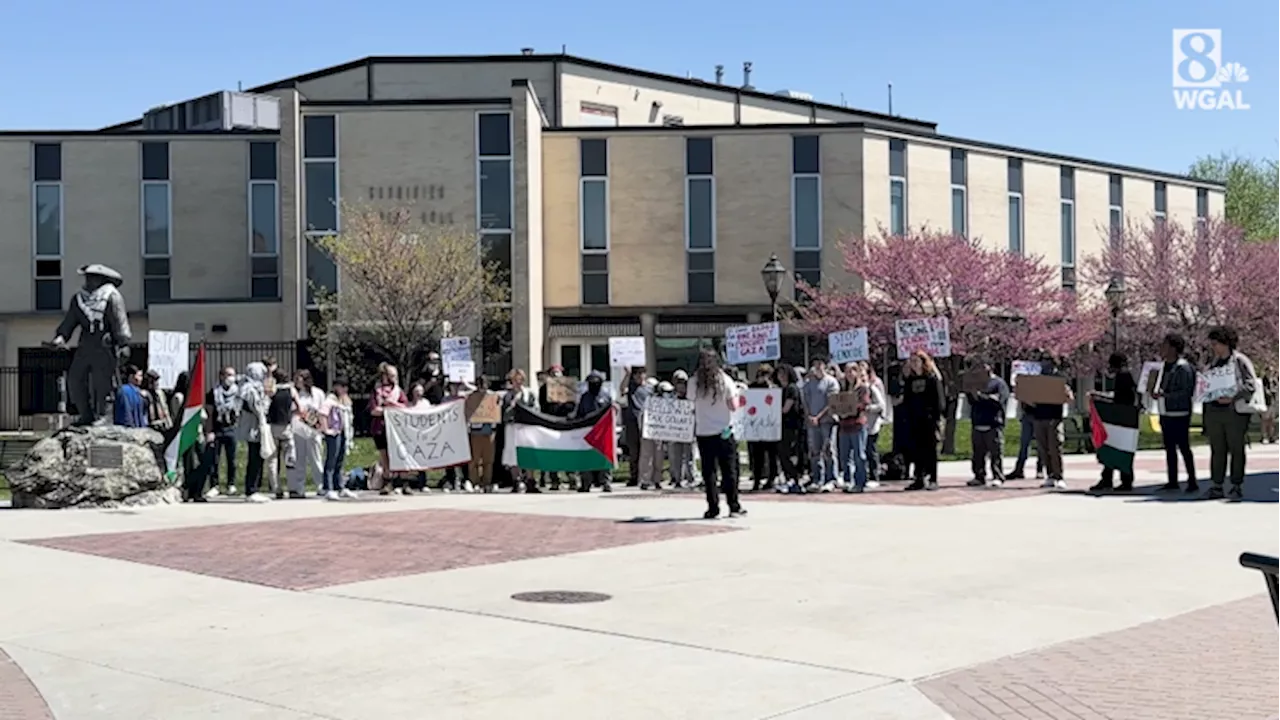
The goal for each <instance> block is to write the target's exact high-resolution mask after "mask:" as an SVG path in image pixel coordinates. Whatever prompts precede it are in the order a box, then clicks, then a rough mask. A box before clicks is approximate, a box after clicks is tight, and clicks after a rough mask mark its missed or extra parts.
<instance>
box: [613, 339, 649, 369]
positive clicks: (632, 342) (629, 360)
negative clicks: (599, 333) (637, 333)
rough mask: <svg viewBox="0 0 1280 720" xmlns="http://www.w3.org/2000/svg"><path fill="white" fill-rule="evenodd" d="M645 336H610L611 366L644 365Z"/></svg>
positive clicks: (629, 366)
mask: <svg viewBox="0 0 1280 720" xmlns="http://www.w3.org/2000/svg"><path fill="white" fill-rule="evenodd" d="M644 363H645V357H644V338H643V337H611V338H609V366H610V367H616V368H634V367H644Z"/></svg>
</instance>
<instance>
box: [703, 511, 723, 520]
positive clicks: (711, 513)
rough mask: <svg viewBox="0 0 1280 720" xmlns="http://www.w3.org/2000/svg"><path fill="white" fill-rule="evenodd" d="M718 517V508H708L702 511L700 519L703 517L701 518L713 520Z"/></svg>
mask: <svg viewBox="0 0 1280 720" xmlns="http://www.w3.org/2000/svg"><path fill="white" fill-rule="evenodd" d="M718 517H720V511H719V510H708V511H706V512H704V513H702V519H703V520H715V519H716V518H718Z"/></svg>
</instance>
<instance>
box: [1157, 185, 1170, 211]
mask: <svg viewBox="0 0 1280 720" xmlns="http://www.w3.org/2000/svg"><path fill="white" fill-rule="evenodd" d="M1156 212H1158V213H1163V212H1169V185H1168V184H1167V183H1163V182H1157V183H1156Z"/></svg>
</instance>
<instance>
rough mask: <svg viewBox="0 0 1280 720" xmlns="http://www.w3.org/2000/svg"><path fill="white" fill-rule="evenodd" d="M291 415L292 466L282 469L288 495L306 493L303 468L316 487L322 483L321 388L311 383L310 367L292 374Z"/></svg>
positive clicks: (305, 476)
mask: <svg viewBox="0 0 1280 720" xmlns="http://www.w3.org/2000/svg"><path fill="white" fill-rule="evenodd" d="M293 389H294V416H293V421H292V423H291V425H292V427H291V428H290V430H291V431H292V433H293V450H294V452H295V453H296V455H295V458H294V463H293V466H292V467H289V468H287V469H286V472H285V476H286V477H287V478H288V482H289V496H290V497H299V496H301V497H306V496H307V469H308V468H310V470H311V479H312V481H313V482H315V484H316V487H320V486H322V485H324V436H323V434H322V432H321V425H322V423H323V417H322V415H321V409H322V408H323V407H324V391H322V390H321V389H320V388H318V387H316V386H315V381H314V380H313V379H312V377H311V371H310V370H299V371H297V372H296V373H294V374H293Z"/></svg>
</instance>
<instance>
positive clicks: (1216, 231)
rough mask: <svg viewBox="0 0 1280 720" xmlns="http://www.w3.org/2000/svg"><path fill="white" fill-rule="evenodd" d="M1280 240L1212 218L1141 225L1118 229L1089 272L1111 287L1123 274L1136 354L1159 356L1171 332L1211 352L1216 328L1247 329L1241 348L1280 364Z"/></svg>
mask: <svg viewBox="0 0 1280 720" xmlns="http://www.w3.org/2000/svg"><path fill="white" fill-rule="evenodd" d="M1278 262H1280V254H1278V253H1277V243H1276V239H1275V238H1272V239H1271V240H1266V241H1249V240H1246V239H1245V236H1244V233H1243V232H1242V231H1241V230H1240V229H1239V228H1237V227H1235V226H1233V225H1231V224H1228V223H1225V222H1222V221H1219V220H1216V219H1211V220H1208V221H1205V222H1203V223H1200V224H1197V225H1196V226H1193V227H1186V226H1183V225H1180V224H1178V223H1172V222H1152V221H1148V222H1141V223H1139V222H1134V223H1129V224H1127V225H1126V226H1125V227H1124V228H1123V229H1122V230H1121V231H1120V232H1118V233H1116V235H1115V237H1114V239H1113V242H1112V243H1110V245H1109V246H1108V247H1106V248H1105V249H1104V250H1103V252H1102V253H1100V254H1099V255H1097V256H1094V257H1092V258H1090V259H1089V260H1087V261H1086V262H1085V264H1084V267H1083V272H1082V275H1083V277H1085V278H1087V279H1088V281H1089V282H1092V283H1095V284H1105V283H1107V282H1109V281H1110V279H1111V278H1113V277H1121V278H1123V279H1124V288H1125V294H1124V304H1123V307H1122V309H1121V313H1120V317H1119V320H1120V345H1121V347H1122V348H1124V349H1125V350H1126V351H1128V352H1129V353H1130V354H1131V356H1133V357H1135V358H1143V359H1147V358H1154V357H1155V356H1156V350H1157V348H1158V346H1159V343H1160V340H1161V338H1162V337H1163V336H1164V335H1165V334H1166V333H1170V332H1176V333H1179V334H1181V335H1182V336H1184V337H1185V338H1186V339H1187V342H1188V343H1189V346H1190V348H1191V349H1192V352H1193V354H1194V355H1196V356H1198V357H1199V358H1200V359H1203V358H1204V357H1205V353H1206V342H1207V341H1206V339H1205V335H1206V334H1207V333H1208V331H1209V329H1210V328H1212V327H1214V326H1215V325H1229V326H1231V327H1233V328H1235V329H1236V331H1237V332H1238V333H1239V334H1240V349H1241V350H1242V351H1243V352H1244V353H1246V354H1247V355H1249V356H1250V357H1252V358H1253V359H1254V361H1255V362H1256V363H1259V364H1261V365H1265V366H1270V367H1272V368H1274V367H1275V363H1276V354H1277V352H1276V350H1277V342H1278V341H1280V337H1278V333H1277V316H1278V315H1280V302H1278V300H1277V297H1278V294H1280V274H1278V272H1277V263H1278Z"/></svg>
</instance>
